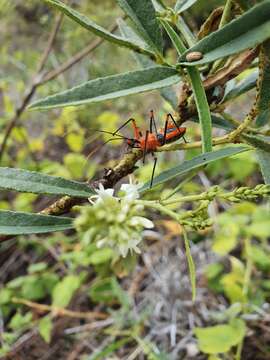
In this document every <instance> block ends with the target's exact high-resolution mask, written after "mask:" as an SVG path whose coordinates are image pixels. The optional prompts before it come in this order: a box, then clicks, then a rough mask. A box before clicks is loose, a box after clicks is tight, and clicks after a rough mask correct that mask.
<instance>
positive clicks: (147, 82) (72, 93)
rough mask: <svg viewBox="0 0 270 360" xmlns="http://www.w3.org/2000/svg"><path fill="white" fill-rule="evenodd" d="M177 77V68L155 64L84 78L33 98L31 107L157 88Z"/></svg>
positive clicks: (39, 107)
mask: <svg viewBox="0 0 270 360" xmlns="http://www.w3.org/2000/svg"><path fill="white" fill-rule="evenodd" d="M179 81H180V76H179V73H178V71H177V70H175V69H173V68H171V67H167V66H155V67H150V68H147V69H144V70H137V71H131V72H127V73H124V74H120V75H113V76H108V77H104V78H99V79H95V80H91V81H88V82H86V83H84V84H81V85H79V86H76V87H74V88H72V89H70V90H67V91H64V92H61V93H58V94H55V95H52V96H49V97H47V98H45V99H41V100H37V101H36V102H34V103H33V104H32V105H31V106H30V108H31V109H51V108H56V107H65V106H71V105H81V104H87V103H93V102H99V101H104V100H109V99H115V98H118V97H121V96H127V95H131V94H138V93H141V92H146V91H151V90H155V89H160V88H163V87H166V86H170V85H173V84H176V83H178V82H179Z"/></svg>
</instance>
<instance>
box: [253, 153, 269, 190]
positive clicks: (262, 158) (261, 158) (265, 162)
mask: <svg viewBox="0 0 270 360" xmlns="http://www.w3.org/2000/svg"><path fill="white" fill-rule="evenodd" d="M256 155H257V158H258V162H259V165H260V168H261V172H262V175H263V179H264V182H265V184H268V185H270V153H269V152H266V151H264V150H257V151H256Z"/></svg>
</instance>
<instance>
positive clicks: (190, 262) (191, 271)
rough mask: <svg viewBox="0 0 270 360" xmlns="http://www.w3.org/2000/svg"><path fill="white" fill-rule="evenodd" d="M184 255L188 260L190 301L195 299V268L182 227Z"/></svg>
mask: <svg viewBox="0 0 270 360" xmlns="http://www.w3.org/2000/svg"><path fill="white" fill-rule="evenodd" d="M183 235H184V243H185V250H186V257H187V262H188V270H189V277H190V283H191V290H192V301H195V299H196V268H195V264H194V261H193V258H192V255H191V251H190V244H189V240H188V237H187V233H186V230H185V228H183Z"/></svg>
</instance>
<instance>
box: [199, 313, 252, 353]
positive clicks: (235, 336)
mask: <svg viewBox="0 0 270 360" xmlns="http://www.w3.org/2000/svg"><path fill="white" fill-rule="evenodd" d="M195 334H196V336H197V338H198V341H199V349H200V350H201V351H202V352H204V353H206V354H219V353H225V352H227V351H229V350H230V349H231V347H232V346H235V345H237V344H239V343H240V342H241V341H242V340H243V338H244V336H245V334H246V325H245V322H244V321H243V320H241V319H233V320H232V321H231V322H230V324H227V325H217V326H211V327H206V328H196V329H195Z"/></svg>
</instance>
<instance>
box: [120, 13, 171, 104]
mask: <svg viewBox="0 0 270 360" xmlns="http://www.w3.org/2000/svg"><path fill="white" fill-rule="evenodd" d="M118 25H119V29H120V31H121V35H122V36H123V37H125V38H127V39H129V38H131V39H132V38H136V37H137V34H136V33H135V32H134V31H133V30H132V29H131V28H130V27H129V26H128V25H127V23H126V22H125V21H124V20H122V19H119V20H118ZM133 56H134V58H135V60H136V61H137V63H138V64H139V65H140V66H141V67H142V68H149V67H153V66H156V65H155V63H154V61H152V60H151V59H149V57H147V56H145V55H141V54H138V53H133ZM159 92H160V95H161V96H162V97H163V99H164V100H166V101H167V102H168V103H169V104H170V105H171V106H172V108H173V109H174V110H176V109H177V104H178V100H177V96H176V93H175V91H174V90H173V89H172V87H167V88H163V89H161V90H160V91H159Z"/></svg>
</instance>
